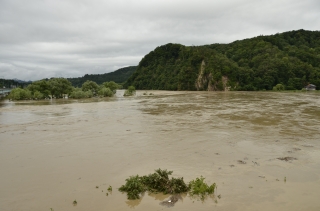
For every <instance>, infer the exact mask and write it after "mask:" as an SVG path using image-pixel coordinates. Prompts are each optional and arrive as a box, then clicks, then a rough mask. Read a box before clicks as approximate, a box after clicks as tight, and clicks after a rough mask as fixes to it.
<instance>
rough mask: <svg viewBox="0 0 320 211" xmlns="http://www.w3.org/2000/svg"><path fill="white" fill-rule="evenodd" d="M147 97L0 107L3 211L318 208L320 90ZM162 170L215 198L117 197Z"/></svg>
mask: <svg viewBox="0 0 320 211" xmlns="http://www.w3.org/2000/svg"><path fill="white" fill-rule="evenodd" d="M143 93H144V92H143V91H141V92H137V96H134V97H128V98H124V97H121V91H120V93H118V95H117V96H116V97H113V98H109V99H93V100H84V101H77V100H56V101H41V102H19V103H12V102H2V104H0V169H1V171H0V210H1V211H22V210H23V211H45V210H48V211H50V208H52V209H53V210H54V211H60V210H63V211H69V210H77V211H88V210H92V211H125V210H141V211H150V210H167V209H170V210H179V211H186V210H187V211H194V210H197V211H201V210H221V211H231V210H239V211H240V210H241V211H242V210H260V211H264V210H265V211H267V210H268V211H269V210H273V211H280V210H281V211H286V210H288V211H298V210H299V211H300V210H312V211H313V210H314V211H316V210H320V200H319V196H320V188H319V187H320V94H319V93H318V92H315V93H312V92H298V93H293V92H292V93H283V92H281V93H273V92H272V93H271V92H166V91H148V92H147V95H143ZM149 93H153V94H154V95H149ZM278 158H280V159H278ZM281 159H284V160H281ZM158 168H161V169H168V170H172V171H173V176H174V177H184V180H185V181H186V182H188V181H190V180H192V179H195V178H196V177H200V176H201V175H202V176H203V177H205V178H206V180H205V181H207V182H208V183H213V182H215V183H216V184H217V190H216V191H215V194H214V195H213V196H212V197H209V198H207V199H206V200H205V201H203V202H202V201H201V200H199V199H197V198H192V197H190V196H189V195H182V200H181V199H180V200H179V201H178V202H177V203H176V204H175V206H174V207H172V208H167V207H163V206H161V205H160V204H159V203H160V202H161V201H163V200H165V199H167V198H169V197H170V196H169V195H162V194H149V193H146V194H145V195H144V196H143V197H142V199H140V200H135V201H128V200H127V198H126V194H122V193H120V192H119V191H118V190H117V189H118V188H119V187H120V186H121V185H123V184H124V183H125V179H126V178H128V177H129V176H131V175H137V174H139V175H145V174H149V173H153V172H154V170H155V169H158ZM109 185H111V186H112V187H113V191H112V193H109V194H108V196H107V194H106V193H107V192H108V191H107V188H108V187H109ZM74 200H76V201H77V202H78V203H77V205H76V206H73V204H72V202H73V201H74Z"/></svg>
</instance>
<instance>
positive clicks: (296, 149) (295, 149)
mask: <svg viewBox="0 0 320 211" xmlns="http://www.w3.org/2000/svg"><path fill="white" fill-rule="evenodd" d="M292 149H293V150H294V151H299V150H301V149H300V148H297V147H295V148H292Z"/></svg>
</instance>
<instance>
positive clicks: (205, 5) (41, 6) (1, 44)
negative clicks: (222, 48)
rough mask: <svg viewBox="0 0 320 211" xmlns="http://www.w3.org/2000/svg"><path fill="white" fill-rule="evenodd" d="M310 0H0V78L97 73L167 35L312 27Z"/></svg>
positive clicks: (131, 61)
mask: <svg viewBox="0 0 320 211" xmlns="http://www.w3.org/2000/svg"><path fill="white" fill-rule="evenodd" d="M319 11H320V2H319V1H317V0H306V1H298V0H282V1H278V0H268V1H266V0H261V1H255V0H223V1H222V0H198V1H193V0H189V1H183V0H151V1H150V0H149V1H146V0H135V1H133V0H117V1H115V0H104V1H102V0H91V1H89V0H63V1H62V0H55V1H50V0H29V1H22V0H0V78H6V79H12V78H18V79H20V80H39V79H42V78H51V77H81V76H83V75H85V74H103V73H108V72H112V71H115V70H117V69H119V68H122V67H126V66H133V65H138V63H139V61H140V60H141V59H142V58H143V56H145V55H146V54H148V53H149V52H150V51H152V50H154V49H155V48H156V47H157V46H160V45H164V44H167V43H179V44H183V45H187V46H190V45H205V44H213V43H230V42H233V41H235V40H241V39H245V38H251V37H256V36H259V35H271V34H276V33H282V32H285V31H292V30H299V29H304V30H312V31H317V30H319V28H317V27H319V26H320V13H319Z"/></svg>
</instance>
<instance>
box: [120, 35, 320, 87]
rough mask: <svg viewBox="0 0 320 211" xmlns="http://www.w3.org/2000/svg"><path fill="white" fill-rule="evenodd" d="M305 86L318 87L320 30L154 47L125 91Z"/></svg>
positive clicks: (319, 84) (131, 78) (125, 85)
mask: <svg viewBox="0 0 320 211" xmlns="http://www.w3.org/2000/svg"><path fill="white" fill-rule="evenodd" d="M308 84H314V85H316V86H317V87H320V32H319V31H306V30H297V31H290V32H285V33H280V34H275V35H270V36H258V37H254V38H251V39H245V40H239V41H235V42H232V43H230V44H212V45H205V46H184V45H180V44H172V43H169V44H166V45H163V46H159V47H157V48H156V49H155V50H154V51H151V52H150V53H149V54H147V55H146V56H145V57H144V58H143V59H142V60H141V61H140V63H139V66H138V68H137V70H136V71H135V72H134V73H133V74H132V76H131V77H130V78H129V79H128V80H127V82H126V83H125V84H124V87H127V86H130V85H133V86H135V87H136V88H137V89H162V90H226V89H229V90H239V91H258V90H273V89H274V88H275V89H278V88H279V87H281V89H284V90H301V89H302V88H303V87H304V86H306V85H308ZM277 85H278V86H277ZM276 86H277V87H276Z"/></svg>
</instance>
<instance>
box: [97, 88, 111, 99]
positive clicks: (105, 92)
mask: <svg viewBox="0 0 320 211" xmlns="http://www.w3.org/2000/svg"><path fill="white" fill-rule="evenodd" d="M98 93H99V96H103V97H112V96H113V94H114V92H113V91H111V89H110V88H106V87H102V88H101V89H100V90H99V92H98Z"/></svg>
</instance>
